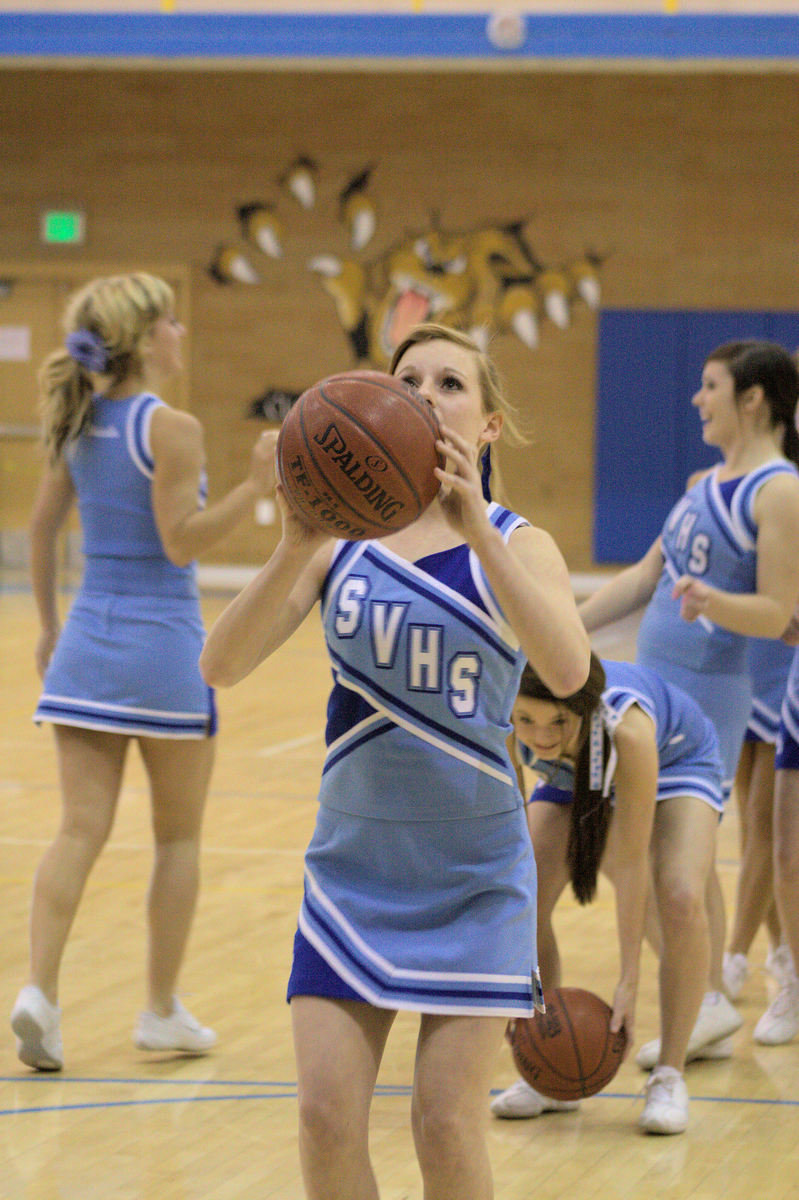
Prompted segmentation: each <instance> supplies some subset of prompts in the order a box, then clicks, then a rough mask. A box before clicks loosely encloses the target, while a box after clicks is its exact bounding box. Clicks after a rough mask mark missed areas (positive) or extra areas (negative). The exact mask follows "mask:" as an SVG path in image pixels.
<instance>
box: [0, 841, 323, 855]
mask: <svg viewBox="0 0 799 1200" xmlns="http://www.w3.org/2000/svg"><path fill="white" fill-rule="evenodd" d="M52 840H53V839H52V838H18V837H0V846H49V845H50V844H51V842H52ZM152 848H153V847H152V842H141V843H139V842H107V843H106V845H105V846H104V849H105V850H145V851H147V852H150V851H152ZM201 853H202V854H233V855H236V854H238V855H241V856H243V857H245V858H254V857H258V856H259V855H267V856H272V857H278V858H281V857H287V858H288V857H295V858H296V857H298V856H299V857H301V856H302V855H303V854H304V853H305V847H304V846H297V847H296V848H295V849H289V850H277V849H275V848H274V847H271V846H264V847H263V848H260V849H259V848H258V847H256V846H207V845H204V846H203V847H202V850H201Z"/></svg>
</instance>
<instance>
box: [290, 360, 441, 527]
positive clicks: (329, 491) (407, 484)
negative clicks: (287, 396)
mask: <svg viewBox="0 0 799 1200" xmlns="http://www.w3.org/2000/svg"><path fill="white" fill-rule="evenodd" d="M440 436H441V433H440V430H439V425H438V420H437V418H436V415H435V413H434V412H433V410H432V408H431V407H430V405H429V404H426V403H425V401H423V400H420V399H419V398H418V397H416V396H415V395H414V394H413V392H411V391H410V390H409V389H408V388H407V387H406V386H405V385H404V384H403V383H401V381H400V380H398V379H396V378H395V377H394V376H393V375H384V374H383V373H382V372H381V371H350V372H348V373H344V374H341V375H330V376H329V377H328V378H327V379H323V380H321V382H319V383H316V384H314V386H313V387H310V388H308V390H307V391H305V392H303V394H302V395H301V396H300V397H299V399H298V400H297V401H296V403H295V404H294V405H292V407H291V408H290V409H289V412H288V414H287V416H286V418H285V420H284V421H283V424H282V426H281V428H280V434H279V435H278V441H277V460H276V461H277V473H278V478H279V480H280V483H281V484H282V487H283V490H284V492H285V494H286V497H287V498H288V501H289V503H290V504H292V505H293V507H294V508H295V509H296V510H297V512H298V513H299V514H300V515H301V516H302V517H303V518H304V519H305V520H306V521H308V522H309V523H310V524H312V525H313V526H315V528H317V529H320V530H322V531H323V532H324V533H328V534H330V535H331V536H333V537H338V538H344V539H346V540H347V541H360V540H362V539H364V538H379V537H385V536H386V534H389V533H396V532H397V531H398V530H400V529H404V528H405V526H406V525H410V524H411V522H412V521H415V520H416V519H417V517H419V516H420V515H421V514H422V513H423V512H424V510H425V509H426V508H427V506H428V504H430V502H431V501H432V500H433V498H434V497H435V495H436V493H437V492H438V489H439V486H440V484H439V480H438V479H437V478H436V476H435V474H434V468H435V467H438V466H443V465H444V459H443V457H442V456H441V455H440V454H439V453H438V451H437V449H436V441H437V439H438V438H439V437H440Z"/></svg>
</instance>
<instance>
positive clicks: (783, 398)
mask: <svg viewBox="0 0 799 1200" xmlns="http://www.w3.org/2000/svg"><path fill="white" fill-rule="evenodd" d="M709 362H721V363H724V365H725V366H726V368H727V370H728V371H729V372H730V374H731V375H732V378H733V382H734V384H735V395H736V396H739V395H741V393H742V392H745V391H746V390H747V389H748V388H750V387H754V386H755V385H757V384H759V385H760V387H762V389H763V394H764V396H765V398H766V403H767V405H768V408H769V415H770V418H771V424H772V426H777V425H781V426H782V452H783V454H784V455H785V457H786V458H789V459H790V460H791V462H793V463H796V464H797V466H799V433H797V429H796V405H797V401H798V400H799V368H798V367H797V363H796V359H795V358H794V357H793V356H792V355H791V354H789V353H788V351H787V350H786V349H785V347H784V346H781V345H780V344H779V343H778V342H766V341H757V340H756V339H749V340H745V341H740V342H726V343H725V344H724V345H723V346H717V347H716V349H715V350H713V351H711V353H710V354H709V355H708V356H707V358H706V359H705V363H709Z"/></svg>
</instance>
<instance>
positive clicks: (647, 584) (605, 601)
mask: <svg viewBox="0 0 799 1200" xmlns="http://www.w3.org/2000/svg"><path fill="white" fill-rule="evenodd" d="M662 570H663V551H662V550H661V548H660V538H656V540H655V541H654V542H653V543H652V545H651V546H650V547H649V549H648V550H647V552H646V554H645V555H644V557H643V558H639V560H638V562H637V563H633V565H632V566H631V567H625V568H624V570H623V571H619V573H618V575H614V576H613V578H612V579H609V580H608V581H607V583H603V584H602V586H601V587H600V588H598V589H597V590H596V591H595V592H594V594H593V595H592V596H589V597H588V599H587V600H583V602H582V604H580V605H579V613H580V616H581V617H582V619H583V622H584V624H585V627H586V629H587V630H588V632H589V633H593V632H594V630H595V629H602V628H603V626H605V625H610V624H612V622H614V621H621V620H622V618H623V617H628V616H629V615H630V613H634V612H637V610H638V609H639V608H643V607H644V605H645V604H648V603H649V601H650V600H651V599H652V593H653V592H654V590H655V588H656V587H657V582H658V579H660V573H661V571H662Z"/></svg>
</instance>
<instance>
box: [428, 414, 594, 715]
mask: <svg viewBox="0 0 799 1200" xmlns="http://www.w3.org/2000/svg"><path fill="white" fill-rule="evenodd" d="M442 434H443V436H444V440H443V441H440V442H439V443H438V444H439V448H440V449H442V450H444V452H445V454H446V456H447V463H448V466H450V469H449V470H442V469H440V468H436V474H437V475H438V476H439V478H440V479H441V481H442V483H443V484H444V485H445V486H444V489H443V492H442V496H441V498H440V500H439V502H440V503H441V506H442V509H443V510H444V513H445V515H446V517H447V520H448V521H449V523H450V524H451V525H452V526H453V527H454V528H455V529H457V530H459V532H461V533H462V534H463V536H464V537H465V539H466V541H467V542H468V543H469V545H470V546H471V547H472V549H473V550H474V551H475V553H476V554H477V556H478V558H479V559H480V564H481V566H482V568H483V570H484V571H485V573H486V577H487V578H488V581H489V583H490V584H491V587H492V588H493V590H494V592H495V594H496V597H497V599H498V601H499V603H500V605H501V606H502V610H503V612H504V613H505V616H506V618H507V620H508V623H509V624H510V626H511V628H512V629H513V631H514V633H515V634H516V636H517V637H518V639H519V643H520V645H521V648H522V651H523V653H524V654H525V656H526V657H527V659H528V661H529V662H530V663H531V664H532V666H533V667H534V668H535V669H536V671H537V672H538V673H539V675H540V676H541V678H542V679H543V681H544V683H546V685H547V687H549V688H550V689H551V690H552V691H553V692H554V694H555V695H556V696H570V695H571V694H572V693H573V692H576V691H578V690H579V689H580V688H581V687H582V685H583V684H584V683H585V680H586V678H587V676H588V666H589V660H590V653H591V650H590V645H589V642H588V636H587V634H586V632H585V629H584V628H583V624H582V622H581V620H580V617H579V615H578V612H577V605H576V603H575V600H574V594H573V592H572V587H571V581H570V579H569V573H568V570H567V569H566V563H565V562H564V560H563V556H562V554H561V553H560V551H559V550H558V548H557V546H556V545H555V542H554V540H553V539H552V538H551V537H550V535H549V534H548V533H546V532H545V531H544V530H543V529H535V528H531V527H527V526H525V527H523V528H520V529H517V530H516V531H515V532H514V533H513V534H512V535H511V537H510V539H509V541H508V542H507V543H506V542H505V541H504V539H503V537H502V535H501V533H500V532H499V530H497V529H495V528H494V526H493V525H492V524H491V522H490V520H489V519H488V513H487V511H486V506H485V501H484V500H483V495H482V487H481V482H480V476H479V474H478V472H477V469H476V467H475V464H474V461H473V456H472V454H471V452H470V448H469V446H468V445H467V443H466V442H465V441H464V439H463V438H461V437H460V436H459V435H458V434H456V433H454V432H453V431H452V430H451V429H448V428H446V427H443V428H442Z"/></svg>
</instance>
